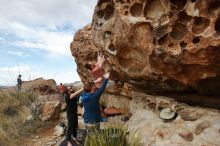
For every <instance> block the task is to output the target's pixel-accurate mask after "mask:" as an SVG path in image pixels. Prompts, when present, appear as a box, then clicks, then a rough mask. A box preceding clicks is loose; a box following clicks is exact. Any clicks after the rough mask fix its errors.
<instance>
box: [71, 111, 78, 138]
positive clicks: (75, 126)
mask: <svg viewBox="0 0 220 146" xmlns="http://www.w3.org/2000/svg"><path fill="white" fill-rule="evenodd" d="M77 128H78V116H77V114H76V115H74V118H73V131H72V134H73V137H74V138H77Z"/></svg>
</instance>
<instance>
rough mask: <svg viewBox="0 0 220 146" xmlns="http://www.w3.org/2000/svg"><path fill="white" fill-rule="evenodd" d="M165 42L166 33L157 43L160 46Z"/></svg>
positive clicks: (166, 40)
mask: <svg viewBox="0 0 220 146" xmlns="http://www.w3.org/2000/svg"><path fill="white" fill-rule="evenodd" d="M167 42H168V34H166V35H165V36H164V37H162V38H160V39H159V40H158V44H159V45H160V46H163V45H165V44H167Z"/></svg>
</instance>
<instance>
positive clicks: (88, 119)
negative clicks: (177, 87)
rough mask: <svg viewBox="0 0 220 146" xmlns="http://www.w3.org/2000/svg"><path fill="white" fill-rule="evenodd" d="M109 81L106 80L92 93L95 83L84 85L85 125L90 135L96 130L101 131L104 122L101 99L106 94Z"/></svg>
mask: <svg viewBox="0 0 220 146" xmlns="http://www.w3.org/2000/svg"><path fill="white" fill-rule="evenodd" d="M107 83H108V79H106V78H105V79H104V80H103V83H102V85H101V87H100V88H99V89H98V90H96V91H95V92H94V93H93V92H92V87H93V85H94V83H90V82H88V83H86V84H85V85H84V93H83V94H82V103H83V106H84V109H85V112H84V123H85V126H86V129H87V133H88V134H90V133H92V132H93V131H94V130H99V129H100V122H101V120H102V117H101V112H100V105H99V99H100V97H101V95H102V93H103V92H104V90H105V88H106V85H107Z"/></svg>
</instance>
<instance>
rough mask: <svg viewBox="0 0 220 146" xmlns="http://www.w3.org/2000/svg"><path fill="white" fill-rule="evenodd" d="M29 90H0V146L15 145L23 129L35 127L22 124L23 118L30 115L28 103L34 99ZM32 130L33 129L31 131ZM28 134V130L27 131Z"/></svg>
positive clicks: (34, 95) (33, 94) (34, 96)
mask: <svg viewBox="0 0 220 146" xmlns="http://www.w3.org/2000/svg"><path fill="white" fill-rule="evenodd" d="M36 97H37V96H36V94H35V93H34V92H31V91H25V92H17V91H15V90H9V91H0V119H1V120H0V146H9V145H10V146H13V145H17V143H18V142H19V141H20V139H21V138H22V136H23V135H24V134H23V133H24V130H25V129H26V128H29V130H28V131H31V129H34V128H35V127H37V125H36V123H37V122H36V123H35V125H33V123H30V124H32V125H31V126H28V124H27V125H24V124H23V123H24V119H25V118H26V117H27V116H28V115H30V113H31V112H30V110H29V105H30V104H31V103H32V102H33V101H34V100H35V99H36ZM32 132H33V131H32ZM27 133H28V134H29V135H30V132H27Z"/></svg>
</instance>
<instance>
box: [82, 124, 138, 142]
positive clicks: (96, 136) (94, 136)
mask: <svg viewBox="0 0 220 146" xmlns="http://www.w3.org/2000/svg"><path fill="white" fill-rule="evenodd" d="M141 142H142V139H141V137H140V136H139V135H138V133H137V132H136V131H132V132H127V128H126V127H125V126H110V127H107V128H105V129H103V130H101V131H94V132H93V133H91V134H89V135H87V137H86V140H85V145H84V146H141Z"/></svg>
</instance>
